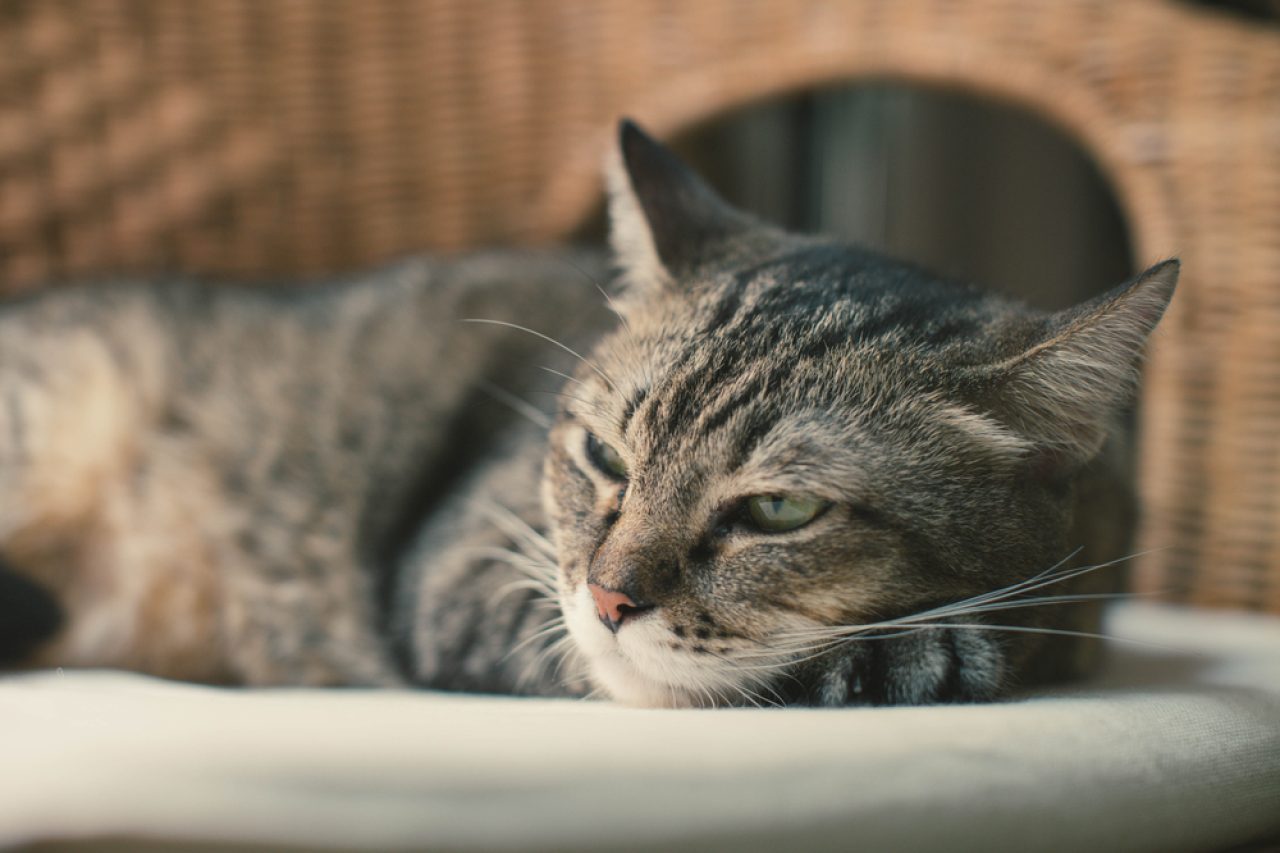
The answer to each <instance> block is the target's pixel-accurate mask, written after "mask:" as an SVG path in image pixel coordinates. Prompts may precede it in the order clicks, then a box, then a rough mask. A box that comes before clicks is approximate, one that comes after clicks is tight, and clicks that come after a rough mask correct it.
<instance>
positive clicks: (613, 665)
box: [561, 584, 713, 708]
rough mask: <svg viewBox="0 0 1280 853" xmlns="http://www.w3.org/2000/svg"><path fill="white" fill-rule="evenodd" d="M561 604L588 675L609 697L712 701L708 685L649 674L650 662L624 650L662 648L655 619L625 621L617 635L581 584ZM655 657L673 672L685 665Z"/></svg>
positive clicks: (672, 704)
mask: <svg viewBox="0 0 1280 853" xmlns="http://www.w3.org/2000/svg"><path fill="white" fill-rule="evenodd" d="M561 610H562V611H563V612H564V614H565V622H566V623H567V624H568V626H569V633H570V634H572V635H573V639H574V642H575V643H577V646H578V649H579V650H580V651H581V652H582V655H583V657H584V658H585V660H586V661H587V666H588V668H589V670H590V675H591V679H592V681H594V682H595V684H596V685H597V686H598V687H599V688H601V689H602V690H604V691H605V692H606V693H608V694H609V697H610V698H611V699H614V700H616V701H618V702H621V703H623V704H625V705H634V706H637V707H642V708H695V707H702V706H706V705H709V704H713V703H712V701H711V693H710V692H709V691H699V690H697V689H694V688H690V687H687V686H682V685H677V684H672V683H671V682H669V681H666V680H663V679H661V678H658V677H655V676H653V675H650V674H649V673H648V672H647V671H646V670H647V669H649V667H646V668H643V669H642V668H641V666H640V665H638V664H637V661H636V660H635V659H634V656H633V654H628V651H627V648H626V646H636V647H637V648H638V649H643V650H645V651H644V652H643V653H642V654H641V655H638V656H639V657H641V658H642V659H644V660H647V659H649V658H652V657H654V652H653V651H652V649H658V648H661V645H660V637H661V636H663V635H665V633H666V629H665V628H663V627H661V626H660V625H658V624H656V623H653V622H642V623H637V624H631V625H624V626H623V627H622V632H628V633H626V636H625V638H624V637H623V636H622V634H621V632H620V633H619V634H616V635H615V634H614V633H613V632H612V631H610V630H609V629H608V628H606V627H605V626H604V625H603V624H601V622H600V620H599V618H597V616H596V612H595V604H594V603H593V602H592V601H591V594H590V593H589V592H587V588H586V585H585V584H584V585H582V586H580V587H579V588H578V590H577V592H575V593H573V595H572V597H570V598H568V599H565V600H563V601H562V602H561ZM623 640H625V643H624V642H623ZM654 663H655V664H657V665H658V666H661V669H662V670H666V671H669V672H672V674H683V673H680V672H679V670H682V669H686V667H687V665H684V666H682V665H681V662H679V661H676V660H671V661H670V662H667V664H666V665H663V662H660V661H654ZM653 668H657V667H656V666H655V667H653ZM688 675H689V676H690V678H691V680H692V679H693V678H696V675H695V674H694V673H688Z"/></svg>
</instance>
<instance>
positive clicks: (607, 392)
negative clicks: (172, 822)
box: [0, 122, 1178, 706]
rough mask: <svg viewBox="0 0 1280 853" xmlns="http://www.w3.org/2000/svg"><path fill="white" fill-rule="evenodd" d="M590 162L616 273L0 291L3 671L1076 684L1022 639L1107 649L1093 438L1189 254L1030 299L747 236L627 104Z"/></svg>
mask: <svg viewBox="0 0 1280 853" xmlns="http://www.w3.org/2000/svg"><path fill="white" fill-rule="evenodd" d="M608 182H609V196H610V216H611V222H612V243H613V246H614V254H615V258H614V259H615V262H616V265H617V270H616V275H610V270H609V269H608V268H607V267H606V266H605V264H604V263H603V262H602V261H601V260H600V259H599V258H597V257H595V256H593V255H591V254H587V253H583V254H573V253H569V252H561V253H531V252H505V253H502V252H498V253H489V254H480V255H476V256H472V257H467V258H461V259H455V260H450V261H442V260H427V259H411V260H407V261H403V262H400V263H397V264H394V265H392V266H389V267H387V268H384V269H381V270H378V271H375V272H372V273H369V274H366V275H361V276H357V277H353V278H349V279H344V280H338V281H331V282H327V283H321V284H317V285H314V286H311V287H307V288H288V287H258V288H237V287H226V286H224V287H206V286H203V285H201V284H199V283H197V282H194V281H177V280H161V281H149V282H144V281H123V282H117V283H112V284H101V283H99V284H95V285H93V286H88V287H64V288H55V289H49V290H46V291H43V292H40V293H39V294H36V295H32V296H29V297H26V298H24V299H20V300H17V301H13V302H10V303H8V304H6V305H4V306H3V308H2V309H0V543H2V548H0V553H2V554H3V560H4V564H3V567H0V653H2V654H3V656H4V660H5V662H6V665H7V666H9V667H10V668H31V667H47V666H67V667H72V666H76V667H83V666H106V667H125V668H131V669H137V670H141V671H145V672H150V673H155V674H158V675H162V676H168V677H175V678H183V679H193V680H200V681H207V682H214V683H229V684H247V685H388V686H394V685H416V686H422V687H433V688H445V689H458V690H473V691H490V692H504V693H525V694H537V695H602V696H608V697H612V698H614V699H617V700H620V701H623V702H627V703H633V704H640V705H670V706H687V705H719V704H744V703H750V704H755V703H784V704H819V705H845V704H864V703H869V704H879V703H926V702H937V701H975V700H986V699H992V698H995V697H999V696H1000V695H1002V694H1003V693H1004V692H1005V691H1006V690H1008V689H1009V688H1010V687H1012V686H1014V685H1019V684H1029V683H1035V682H1037V681H1040V680H1043V679H1046V678H1060V677H1063V676H1066V675H1069V674H1072V673H1073V672H1076V671H1079V670H1080V669H1081V667H1084V666H1087V664H1086V663H1085V659H1086V658H1087V657H1088V656H1089V655H1088V654H1087V652H1089V651H1090V649H1089V648H1088V646H1087V645H1086V643H1085V641H1084V639H1083V638H1081V637H1078V636H1073V637H1066V636H1062V635H1058V634H1051V635H1048V636H1046V634H1045V633H1044V631H1045V629H1048V630H1050V631H1061V632H1065V633H1071V632H1083V633H1092V632H1093V631H1096V630H1097V628H1096V627H1094V623H1095V621H1096V616H1097V612H1098V610H1097V607H1096V606H1095V605H1096V603H1097V601H1099V600H1100V599H1101V596H1096V595H1094V594H1093V591H1091V590H1089V589H1087V588H1086V587H1087V586H1088V585H1089V583H1090V582H1091V581H1093V580H1094V579H1095V578H1097V577H1099V576H1100V574H1099V573H1094V572H1093V571H1092V570H1091V568H1090V567H1091V566H1092V565H1094V564H1097V563H1100V562H1103V561H1108V560H1113V559H1115V558H1119V557H1123V556H1124V555H1125V549H1126V537H1125V530H1126V528H1127V526H1128V524H1129V522H1130V521H1131V516H1132V509H1131V500H1130V498H1129V492H1128V490H1127V487H1126V484H1125V481H1124V477H1123V475H1122V474H1121V473H1120V472H1122V471H1123V470H1124V468H1125V464H1124V461H1125V460H1124V453H1123V448H1122V447H1121V446H1120V444H1119V442H1118V441H1117V439H1116V438H1115V436H1114V433H1115V429H1114V427H1113V424H1115V423H1116V421H1117V419H1118V416H1119V415H1120V413H1121V412H1122V411H1123V409H1124V408H1125V407H1126V405H1127V404H1128V401H1129V399H1130V397H1131V394H1132V391H1133V387H1134V380H1135V377H1136V373H1137V363H1138V360H1139V358H1140V352H1141V350H1142V348H1143V345H1144V343H1145V340H1146V338H1147V336H1148V334H1149V333H1150V332H1151V331H1152V329H1153V328H1154V327H1155V325H1156V323H1157V321H1158V320H1159V319H1160V316H1161V314H1162V313H1163V312H1164V310H1165V307H1166V305H1167V304H1168V302H1169V299H1170V297H1171V296H1172V293H1173V288H1174V283H1175V280H1176V278H1177V273H1178V266H1177V263H1176V262H1174V261H1169V262H1165V263H1162V264H1158V265H1156V266H1154V267H1152V268H1151V269H1149V270H1147V271H1146V272H1145V273H1143V274H1142V275H1140V276H1138V277H1137V278H1136V279H1134V280H1133V281H1131V282H1130V283H1128V284H1125V285H1123V286H1121V287H1119V288H1117V289H1115V290H1113V291H1111V292H1109V293H1107V294H1105V295H1103V296H1101V297H1099V298H1097V299H1095V300H1092V301H1090V302H1087V303H1085V304H1083V305H1081V306H1079V307H1076V308H1074V309H1071V310H1067V311H1063V312H1060V313H1056V314H1045V313H1042V312H1039V311H1035V310H1032V309H1030V308H1027V307H1025V306H1023V305H1019V304H1016V303H1013V302H1011V301H1007V300H1004V299H1001V298H997V297H995V296H990V295H984V294H982V293H980V292H978V291H976V290H973V289H970V288H968V287H964V286H959V285H956V284H952V283H949V282H945V281H941V280H939V279H937V278H935V277H934V276H932V275H930V274H928V273H925V272H923V271H921V270H919V269H916V268H914V267H911V266H908V265H905V264H902V263H898V262H896V261H892V260H889V259H887V258H884V257H881V256H878V255H876V254H873V253H871V252H868V251H865V250H862V249H858V248H854V247H850V246H847V245H843V244H840V243H837V242H834V241H832V240H828V239H824V238H817V237H801V236H795V235H791V234H787V233H784V232H783V231H781V230H778V229H776V228H772V227H769V226H767V225H764V224H762V223H760V222H758V221H756V220H754V219H753V218H751V217H749V216H747V215H746V214H744V213H741V212H739V211H737V210H734V209H732V208H731V207H729V206H728V205H726V204H725V203H724V202H722V201H721V200H720V199H718V198H717V197H716V195H715V194H714V193H713V192H712V191H711V190H710V189H709V188H708V187H707V185H706V184H704V183H703V182H702V181H701V180H700V179H699V178H698V177H696V176H695V175H694V174H692V173H691V172H690V171H689V170H688V169H687V168H686V167H685V166H683V165H682V164H681V163H680V162H679V161H678V160H677V159H676V158H675V157H674V156H673V155H672V154H671V153H670V152H669V151H667V150H666V149H665V148H663V147H662V146H661V145H659V144H658V143H657V142H655V141H653V140H652V139H650V138H649V137H647V136H646V135H645V134H644V133H643V132H642V131H641V130H639V129H638V128H637V127H636V126H635V125H633V124H631V123H628V122H624V123H622V125H621V127H620V132H619V144H618V149H617V151H616V152H615V153H614V156H613V158H612V161H611V164H610V167H609V169H608ZM611 279H612V280H611ZM615 314H616V315H617V316H616V318H615V317H614V315H615ZM467 320H473V321H477V322H464V321H467ZM557 387H558V390H556V389H557ZM542 389H545V390H547V391H548V392H550V393H546V394H541V395H540V394H539V393H538V392H539V391H540V390H542ZM1081 549H1083V553H1080V551H1081Z"/></svg>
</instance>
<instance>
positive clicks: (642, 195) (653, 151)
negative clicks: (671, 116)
mask: <svg viewBox="0 0 1280 853" xmlns="http://www.w3.org/2000/svg"><path fill="white" fill-rule="evenodd" d="M605 179H606V183H607V185H608V191H609V239H610V243H612V245H613V250H614V253H615V255H616V256H617V261H618V264H619V266H620V267H621V269H622V273H623V277H624V280H625V285H626V287H627V288H628V290H629V291H631V292H632V294H633V295H644V294H647V293H651V292H654V291H655V290H660V289H662V288H667V287H673V286H676V285H677V284H678V283H679V282H680V280H681V279H682V278H684V277H686V276H688V275H689V274H691V273H692V272H694V271H695V270H696V269H697V268H698V267H699V266H700V265H703V264H706V263H708V262H710V261H713V260H715V258H716V257H717V255H718V253H719V252H721V251H722V250H723V248H724V245H725V244H726V242H728V241H730V240H732V239H733V238H734V237H735V236H738V235H741V234H744V233H746V232H748V231H751V230H753V229H763V227H764V226H762V225H760V224H759V223H757V222H756V221H755V220H754V219H752V218H751V217H749V216H747V215H746V214H745V213H742V212H741V211H738V210H735V209H734V208H733V207H731V206H729V205H728V204H727V203H726V202H724V201H723V200H721V198H720V197H719V196H717V195H716V193H715V192H714V191H713V190H712V189H711V188H710V187H709V186H707V184H706V182H704V181H703V180H702V179H701V178H700V177H698V176H697V175H696V174H695V173H694V172H693V171H692V170H691V169H689V167H687V166H686V165H685V164H684V163H682V162H681V161H680V159H679V158H678V157H676V155H675V154H673V153H672V152H671V151H670V150H669V149H668V148H667V147H666V146H664V145H662V144H660V143H659V142H657V141H656V140H654V139H653V138H652V137H650V136H649V135H648V134H647V133H645V132H644V131H643V130H641V129H640V128H639V126H637V125H636V124H635V123H634V122H632V121H630V120H629V119H623V120H622V121H621V122H619V124H618V145H617V148H616V149H615V150H614V151H613V152H612V154H611V156H610V157H609V159H608V160H607V161H606V165H605Z"/></svg>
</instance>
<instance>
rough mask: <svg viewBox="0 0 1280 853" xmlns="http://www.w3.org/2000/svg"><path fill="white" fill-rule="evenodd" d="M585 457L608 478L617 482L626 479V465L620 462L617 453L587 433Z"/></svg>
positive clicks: (620, 458) (620, 459)
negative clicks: (612, 478)
mask: <svg viewBox="0 0 1280 853" xmlns="http://www.w3.org/2000/svg"><path fill="white" fill-rule="evenodd" d="M587 456H589V457H590V458H591V461H592V462H593V463H595V466H596V467H597V468H599V469H600V470H601V471H603V472H604V473H606V474H608V475H609V476H610V477H614V478H616V479H619V480H625V479H627V463H626V462H623V461H622V457H621V456H619V455H618V451H616V450H614V449H613V448H612V447H610V446H609V445H607V444H605V443H604V442H603V441H601V440H600V439H598V438H596V437H595V436H594V435H591V434H590V433H587Z"/></svg>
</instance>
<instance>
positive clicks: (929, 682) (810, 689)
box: [797, 627, 1007, 707]
mask: <svg viewBox="0 0 1280 853" xmlns="http://www.w3.org/2000/svg"><path fill="white" fill-rule="evenodd" d="M1006 659H1007V655H1006V653H1005V650H1004V649H1003V647H1002V644H1001V641H1000V638H999V637H998V636H997V635H996V634H995V632H992V631H987V630H983V629H981V628H965V627H956V628H920V629H913V630H912V631H910V632H909V633H900V634H898V635H896V636H884V637H873V636H867V637H859V638H852V639H849V640H846V641H844V642H842V643H841V645H840V646H839V647H838V648H836V649H834V650H832V651H831V652H828V653H827V654H824V655H822V656H821V657H820V658H817V659H815V660H813V661H811V662H808V663H807V664H806V665H805V669H804V671H802V672H801V673H799V674H798V676H797V677H798V679H799V681H800V683H801V684H802V685H803V686H804V691H803V693H804V701H806V702H807V703H808V704H812V705H818V706H825V707H838V706H843V705H929V704H934V703H944V702H984V701H989V700H992V699H995V698H996V697H997V696H999V694H1000V693H1001V691H1002V689H1003V687H1004V686H1005V681H1006Z"/></svg>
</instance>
